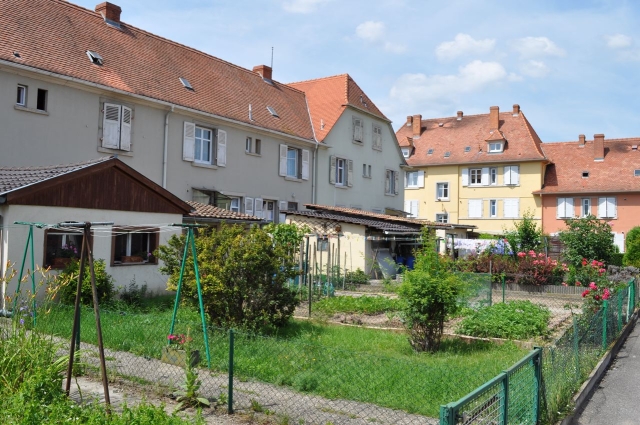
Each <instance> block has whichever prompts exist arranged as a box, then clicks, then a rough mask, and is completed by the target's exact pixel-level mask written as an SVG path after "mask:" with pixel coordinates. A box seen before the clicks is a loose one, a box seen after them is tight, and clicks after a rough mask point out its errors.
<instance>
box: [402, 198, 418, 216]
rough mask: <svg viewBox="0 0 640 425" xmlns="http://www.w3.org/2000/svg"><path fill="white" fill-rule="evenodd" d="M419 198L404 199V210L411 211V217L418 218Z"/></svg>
mask: <svg viewBox="0 0 640 425" xmlns="http://www.w3.org/2000/svg"><path fill="white" fill-rule="evenodd" d="M418 205H419V202H418V200H415V199H406V200H405V201H404V211H405V212H408V213H409V217H412V218H418Z"/></svg>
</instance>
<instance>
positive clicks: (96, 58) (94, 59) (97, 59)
mask: <svg viewBox="0 0 640 425" xmlns="http://www.w3.org/2000/svg"><path fill="white" fill-rule="evenodd" d="M87 56H88V57H89V60H90V61H91V63H93V64H95V65H102V63H103V62H104V60H103V59H102V56H100V55H99V54H98V53H97V52H94V51H91V50H87Z"/></svg>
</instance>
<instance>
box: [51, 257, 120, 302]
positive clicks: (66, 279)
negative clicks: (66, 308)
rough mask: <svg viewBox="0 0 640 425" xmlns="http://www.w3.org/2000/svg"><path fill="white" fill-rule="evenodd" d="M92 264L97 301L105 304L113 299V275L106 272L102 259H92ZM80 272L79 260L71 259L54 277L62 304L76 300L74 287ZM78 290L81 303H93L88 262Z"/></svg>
mask: <svg viewBox="0 0 640 425" xmlns="http://www.w3.org/2000/svg"><path fill="white" fill-rule="evenodd" d="M93 266H94V270H95V276H96V289H97V291H98V302H99V303H100V304H106V303H109V302H111V301H112V300H113V297H114V295H115V290H114V287H113V277H112V276H111V275H110V274H109V273H107V271H106V264H105V261H104V260H94V261H93ZM79 274H80V262H79V261H77V260H73V261H71V262H70V263H69V264H68V265H67V267H65V268H64V270H62V272H61V273H60V274H59V275H58V276H57V277H56V283H57V284H58V285H60V289H59V293H60V301H62V302H63V303H64V304H74V303H75V301H76V288H77V285H78V276H79ZM81 288H82V289H81V291H80V303H81V304H82V305H93V293H92V291H91V273H90V271H89V262H87V265H86V267H85V273H84V276H83V277H82V286H81Z"/></svg>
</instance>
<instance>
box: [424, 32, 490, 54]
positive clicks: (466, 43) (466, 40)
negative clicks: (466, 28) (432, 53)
mask: <svg viewBox="0 0 640 425" xmlns="http://www.w3.org/2000/svg"><path fill="white" fill-rule="evenodd" d="M495 44H496V40H494V39H491V38H485V39H484V40H475V39H474V38H473V37H471V36H470V35H469V34H462V33H460V34H458V35H456V36H455V38H454V39H453V41H445V42H443V43H440V44H439V45H438V47H436V56H437V57H438V59H440V60H450V59H455V58H457V57H458V56H461V55H465V54H470V53H471V54H483V53H487V52H490V51H491V50H493V47H494V46H495Z"/></svg>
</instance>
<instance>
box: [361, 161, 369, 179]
mask: <svg viewBox="0 0 640 425" xmlns="http://www.w3.org/2000/svg"><path fill="white" fill-rule="evenodd" d="M362 177H365V178H368V179H370V178H371V165H367V164H362Z"/></svg>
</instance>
